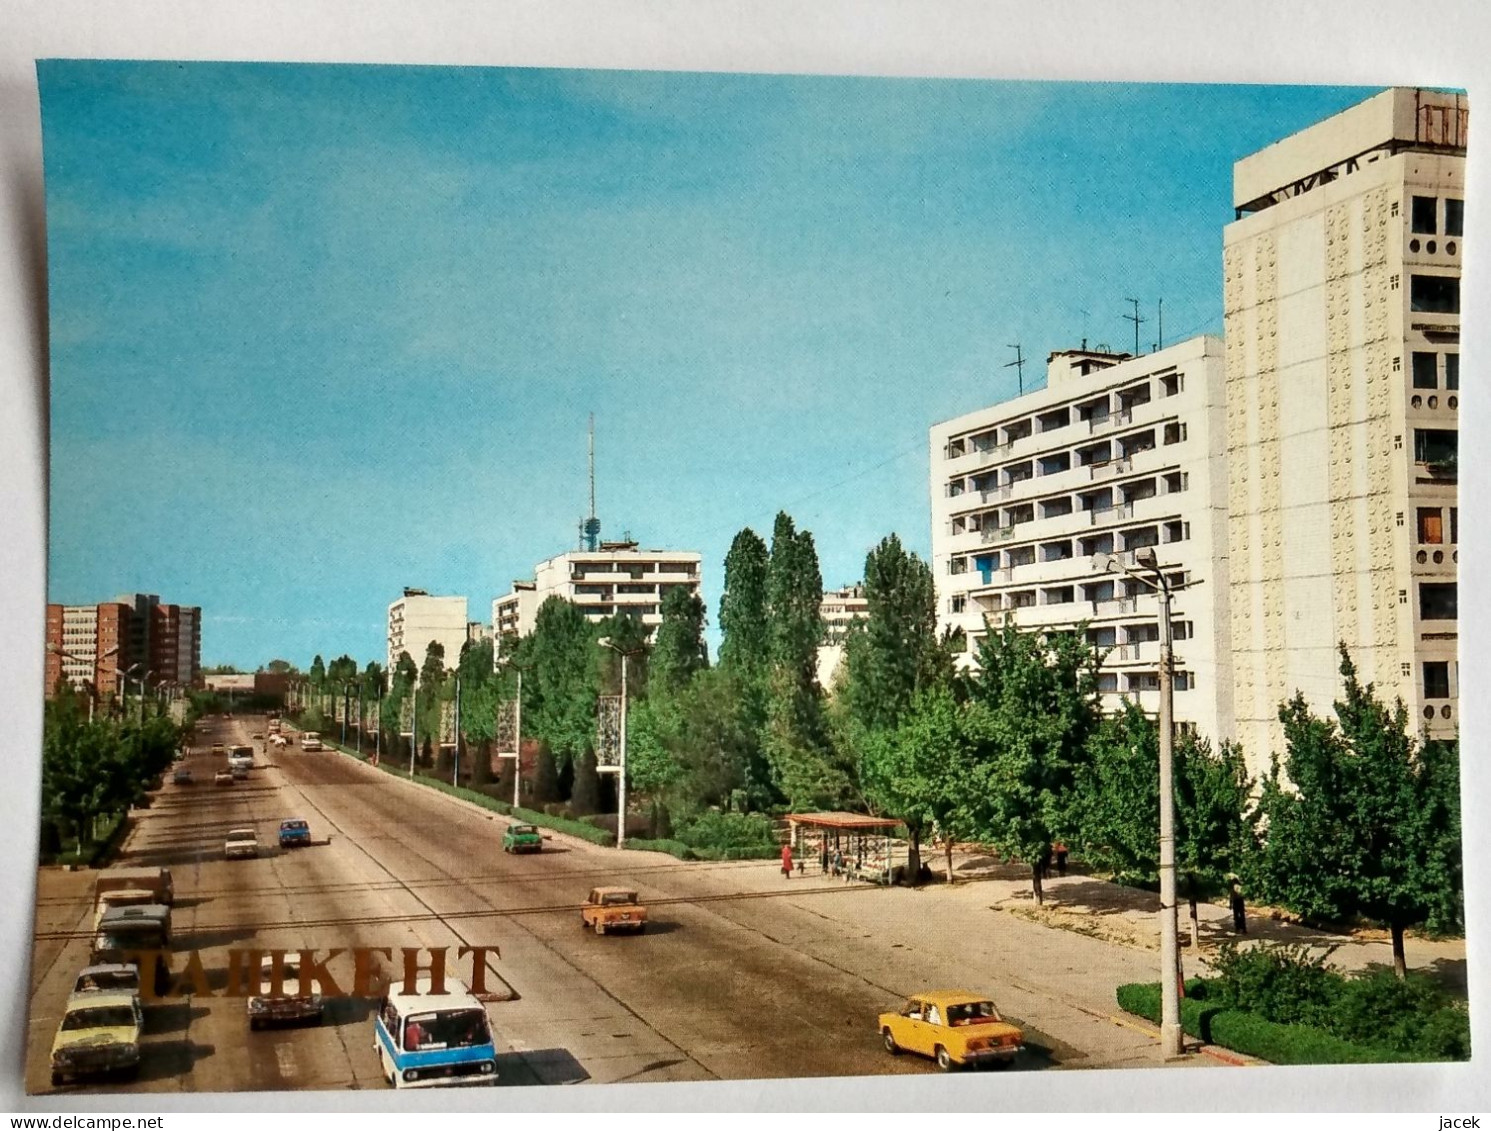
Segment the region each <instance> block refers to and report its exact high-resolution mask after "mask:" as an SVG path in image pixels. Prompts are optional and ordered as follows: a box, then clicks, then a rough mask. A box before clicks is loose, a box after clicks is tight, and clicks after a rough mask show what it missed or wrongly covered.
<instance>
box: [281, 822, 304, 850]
mask: <svg viewBox="0 0 1491 1131" xmlns="http://www.w3.org/2000/svg"><path fill="white" fill-rule="evenodd" d="M310 843H311V826H310V825H308V824H306V823H305V822H304V821H302V820H300V819H299V818H291V819H290V820H288V821H281V822H280V847H281V848H296V847H300V846H302V845H307V844H310Z"/></svg>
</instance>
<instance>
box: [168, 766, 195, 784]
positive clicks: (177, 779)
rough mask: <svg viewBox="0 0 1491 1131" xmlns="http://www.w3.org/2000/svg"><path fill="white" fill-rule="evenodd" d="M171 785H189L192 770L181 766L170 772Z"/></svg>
mask: <svg viewBox="0 0 1491 1131" xmlns="http://www.w3.org/2000/svg"><path fill="white" fill-rule="evenodd" d="M171 784H172V785H191V784H192V772H191V771H190V770H188V769H187V768H186V767H185V766H181V767H180V768H178V769H177V770H175V771H174V772H173V773H172V774H171Z"/></svg>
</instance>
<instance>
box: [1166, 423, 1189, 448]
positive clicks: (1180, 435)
mask: <svg viewBox="0 0 1491 1131" xmlns="http://www.w3.org/2000/svg"><path fill="white" fill-rule="evenodd" d="M1185 438H1186V426H1185V424H1184V423H1182V422H1180V421H1172V422H1171V423H1169V424H1167V425H1165V443H1167V444H1182V443H1184V442H1185Z"/></svg>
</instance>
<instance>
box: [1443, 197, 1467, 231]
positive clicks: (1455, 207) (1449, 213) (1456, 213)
mask: <svg viewBox="0 0 1491 1131" xmlns="http://www.w3.org/2000/svg"><path fill="white" fill-rule="evenodd" d="M1444 234H1445V235H1447V236H1463V235H1464V234H1465V201H1463V200H1456V199H1455V198H1454V197H1452V196H1449V197H1445V201H1444Z"/></svg>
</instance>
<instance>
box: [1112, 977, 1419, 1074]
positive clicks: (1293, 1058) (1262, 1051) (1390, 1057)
mask: <svg viewBox="0 0 1491 1131" xmlns="http://www.w3.org/2000/svg"><path fill="white" fill-rule="evenodd" d="M1211 992H1212V987H1211V986H1210V985H1209V983H1208V982H1207V981H1205V980H1203V979H1193V980H1191V981H1188V982H1187V983H1186V996H1185V997H1184V998H1182V999H1181V1002H1180V1027H1181V1028H1182V1029H1183V1030H1185V1032H1186V1033H1187V1034H1189V1035H1190V1036H1192V1037H1195V1038H1197V1039H1198V1040H1200V1041H1204V1042H1205V1043H1206V1044H1209V1045H1221V1046H1222V1047H1223V1048H1229V1049H1232V1050H1233V1051H1234V1052H1240V1053H1243V1054H1244V1055H1245V1056H1253V1057H1257V1058H1258V1059H1259V1060H1266V1061H1268V1062H1269V1063H1270V1064H1286V1065H1293V1064H1391V1063H1396V1062H1403V1061H1413V1060H1427V1059H1430V1058H1427V1057H1421V1056H1411V1055H1406V1054H1402V1053H1396V1052H1393V1051H1391V1050H1389V1049H1379V1048H1373V1047H1371V1046H1369V1045H1359V1044H1355V1043H1353V1042H1351V1041H1343V1040H1341V1039H1340V1038H1339V1037H1333V1036H1331V1034H1329V1033H1327V1032H1324V1031H1323V1030H1321V1029H1316V1028H1312V1027H1311V1026H1309V1025H1280V1024H1278V1023H1277V1022H1274V1021H1268V1020H1265V1019H1264V1018H1262V1017H1259V1016H1257V1015H1256V1014H1253V1013H1245V1012H1243V1011H1242V1010H1238V1009H1226V1008H1224V1007H1221V1006H1218V1005H1217V1004H1215V1003H1214V1002H1212V1001H1209V1000H1208V999H1207V995H1208V994H1210V993H1211ZM1118 1005H1119V1008H1120V1009H1123V1010H1124V1011H1125V1012H1127V1013H1132V1014H1134V1015H1135V1016H1137V1017H1143V1018H1144V1019H1145V1020H1147V1021H1151V1022H1153V1023H1154V1024H1159V1021H1160V985H1159V983H1158V982H1131V983H1129V984H1128V985H1123V986H1119V987H1118Z"/></svg>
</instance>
